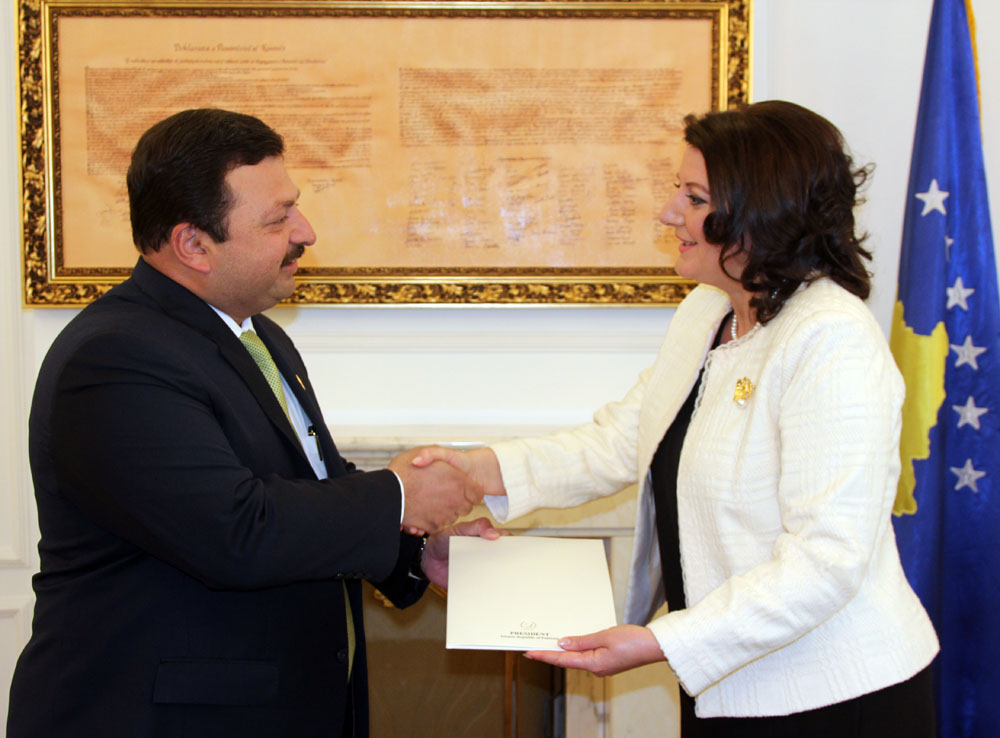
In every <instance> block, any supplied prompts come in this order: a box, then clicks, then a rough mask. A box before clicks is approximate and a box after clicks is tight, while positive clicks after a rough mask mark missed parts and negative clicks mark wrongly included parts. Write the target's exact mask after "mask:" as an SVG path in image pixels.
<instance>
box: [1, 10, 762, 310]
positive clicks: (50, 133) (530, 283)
mask: <svg viewBox="0 0 1000 738" xmlns="http://www.w3.org/2000/svg"><path fill="white" fill-rule="evenodd" d="M751 3H752V0H697V1H686V0H654V1H652V2H650V1H649V0H597V1H591V0H568V1H559V2H555V1H550V0H518V1H516V2H514V1H512V2H502V1H500V2H480V1H477V0H466V1H464V2H448V1H433V0H432V1H429V2H427V1H424V2H409V1H406V2H398V1H393V0H389V1H381V0H351V1H349V2H344V1H342V0H246V1H241V0H152V1H150V0H139V1H138V2H130V1H128V0H102V1H100V2H90V1H88V0H18V6H17V7H18V67H19V103H20V125H19V133H20V175H21V189H22V201H21V233H22V252H23V258H24V293H23V300H24V304H25V305H26V306H38V307H63V306H81V305H85V304H87V303H89V302H91V301H92V300H94V299H96V298H97V297H99V296H100V295H102V294H103V293H104V292H106V291H107V290H108V289H110V288H111V287H113V286H114V285H115V284H117V283H118V282H121V281H122V280H123V279H125V278H126V277H127V276H128V272H129V270H128V269H122V268H119V267H88V268H86V269H79V268H76V269H64V268H61V264H62V242H61V237H60V227H61V218H60V212H59V209H58V208H59V204H60V203H61V193H62V182H61V181H60V172H59V170H58V157H57V154H55V153H54V152H57V150H58V147H57V145H56V142H57V141H58V138H59V131H60V122H59V116H58V110H59V89H58V71H59V60H58V58H57V57H58V54H57V49H58V45H57V40H58V39H57V38H56V36H57V22H56V21H57V18H58V17H59V16H60V15H67V14H76V15H87V16H92V17H122V16H170V17H191V18H194V19H197V18H200V17H219V16H240V17H271V16H281V17H283V16H288V15H294V16H299V17H301V16H306V17H312V16H324V17H325V16H331V15H334V16H348V17H371V16H378V15H387V14H388V15H394V16H399V17H427V16H438V15H441V14H443V13H445V12H447V13H450V14H454V15H457V16H460V17H474V18H478V17H484V16H485V17H500V18H532V17H556V18H558V17H585V16H586V15H588V14H595V13H599V14H601V17H609V18H640V17H642V18H649V17H658V16H665V17H666V13H665V11H669V17H702V18H704V17H705V14H706V13H708V14H711V17H712V18H713V24H714V25H713V29H715V31H713V56H714V57H715V59H714V60H713V64H714V65H715V67H716V68H715V69H713V75H712V81H713V101H714V103H713V107H717V108H722V107H725V106H726V105H731V104H736V103H741V102H747V101H749V95H750V61H751V60H750V47H751V45H750V13H751ZM716 46H718V47H720V48H715V47H716ZM723 46H724V47H725V48H724V50H723V48H722V47H723ZM692 287H693V283H691V282H690V281H688V280H685V279H683V278H681V277H679V276H678V275H677V274H676V273H675V272H674V271H673V269H672V268H652V267H650V268H646V267H643V268H613V267H612V268H595V267H586V268H574V267H559V268H548V267H541V268H540V267H523V268H522V267H515V268H505V269H500V268H471V267H465V268H449V269H447V270H444V269H434V268H394V267H387V266H371V267H362V268H350V269H342V270H340V273H338V272H337V270H336V269H330V268H319V269H301V270H300V272H299V280H298V285H297V288H296V291H295V294H294V295H293V296H292V297H291V298H289V300H287V301H286V302H287V303H288V304H297V305H353V306H384V305H390V306H391V305H399V306H414V305H459V306H471V305H531V306H537V305H553V306H558V305H562V306H567V305H603V306H611V305H625V306H653V305H676V304H677V303H678V302H679V301H680V300H681V299H683V297H684V296H685V295H686V294H687V293H688V292H689V291H690V290H691V288H692Z"/></svg>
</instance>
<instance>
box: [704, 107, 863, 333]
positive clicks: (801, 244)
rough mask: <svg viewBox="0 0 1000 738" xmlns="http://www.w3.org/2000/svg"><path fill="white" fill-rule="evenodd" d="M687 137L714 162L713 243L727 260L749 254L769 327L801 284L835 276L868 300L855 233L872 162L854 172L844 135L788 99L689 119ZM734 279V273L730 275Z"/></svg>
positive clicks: (760, 315)
mask: <svg viewBox="0 0 1000 738" xmlns="http://www.w3.org/2000/svg"><path fill="white" fill-rule="evenodd" d="M684 126H685V127H684V140H685V141H687V142H688V143H689V144H690V145H691V146H693V147H694V148H696V149H698V150H699V151H700V152H701V154H702V156H704V158H705V169H706V172H707V174H708V186H709V189H710V191H711V197H712V212H711V213H710V214H709V215H708V216H707V217H706V218H705V223H704V232H705V238H706V239H707V240H708V241H709V242H710V243H714V244H716V245H719V246H721V247H722V251H721V253H720V254H719V264H720V266H722V270H723V272H726V267H725V261H726V259H728V258H729V257H731V256H733V255H736V254H739V253H745V254H746V258H747V262H746V267H745V268H744V269H743V274H742V276H741V278H740V282H741V283H742V285H743V288H744V289H746V290H748V291H749V292H752V293H753V295H754V296H753V297H752V298H751V300H750V305H751V307H753V308H755V309H756V310H757V319H758V320H759V321H760V322H761V323H767V322H768V321H769V320H770V319H771V318H773V317H774V316H775V315H777V314H778V311H779V310H781V306H782V305H783V304H784V302H785V300H787V299H788V297H789V296H790V295H791V294H792V293H793V292H795V290H796V289H797V288H798V286H799V285H800V284H802V282H807V281H812V280H814V279H817V278H818V277H821V276H827V277H829V278H830V279H832V280H833V281H834V282H836V283H837V284H839V285H840V286H842V287H843V288H844V289H846V290H848V291H849V292H852V293H854V294H855V295H857V296H858V297H860V298H861V299H865V298H867V297H868V293H869V291H870V289H871V283H870V275H869V273H868V270H867V269H866V268H865V264H864V261H863V260H864V259H867V260H871V252H869V251H867V250H865V249H864V248H863V247H862V245H861V244H862V243H863V241H864V240H865V238H866V237H867V234H861V235H858V234H856V233H855V230H854V227H855V226H854V206H855V205H857V204H859V203H860V202H862V200H861V199H859V197H858V190H859V188H860V187H861V185H862V184H864V182H865V180H866V179H867V178H868V177H869V176H870V175H871V172H872V169H873V167H872V165H867V166H863V167H857V168H856V167H855V166H854V162H853V161H852V159H851V157H850V156H849V155H848V154H847V153H846V152H845V150H844V139H843V136H841V134H840V131H838V130H837V128H836V127H835V126H834V125H833V124H832V123H830V121H828V120H826V118H823V117H822V116H820V115H817V114H816V113H814V112H812V111H810V110H807V109H805V108H803V107H801V106H799V105H795V104H793V103H789V102H784V101H781V100H770V101H766V102H760V103H755V104H753V105H746V106H743V107H740V108H737V109H734V110H727V111H721V112H716V113H708V114H707V115H704V116H700V117H698V116H694V115H689V116H687V117H686V118H685V119H684ZM726 273H727V274H728V272H726Z"/></svg>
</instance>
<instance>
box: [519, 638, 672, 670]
mask: <svg viewBox="0 0 1000 738" xmlns="http://www.w3.org/2000/svg"><path fill="white" fill-rule="evenodd" d="M559 647H560V648H563V649H565V650H564V651H528V652H527V653H525V654H524V655H525V656H526V657H527V658H529V659H534V660H535V661H544V662H545V663H547V664H552V665H553V666H561V667H563V668H565V669H584V670H586V671H589V672H592V673H594V674H596V675H597V676H602V677H603V676H611V675H612V674H618V673H619V672H622V671H628V670H629V669H634V668H635V667H637V666H645V665H646V664H652V663H653V662H655V661H664V660H665V659H664V658H663V651H661V650H660V644H659V642H658V641H657V640H656V636H654V635H653V631H651V630H650V629H649V628H644V627H643V626H641V625H616V626H615V627H614V628H608V629H607V630H600V631H598V632H596V633H589V634H587V635H582V636H573V637H570V638H561V639H560V640H559Z"/></svg>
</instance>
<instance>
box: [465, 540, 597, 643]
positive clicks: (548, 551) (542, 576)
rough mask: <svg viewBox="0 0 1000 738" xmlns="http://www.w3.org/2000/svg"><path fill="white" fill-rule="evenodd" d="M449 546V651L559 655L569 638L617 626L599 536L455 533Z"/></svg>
mask: <svg viewBox="0 0 1000 738" xmlns="http://www.w3.org/2000/svg"><path fill="white" fill-rule="evenodd" d="M449 544H450V547H451V548H450V552H449V565H448V617H447V637H446V646H447V647H448V648H464V649H499V650H506V651H531V650H549V651H560V650H562V649H560V648H559V646H558V644H557V642H558V640H559V639H560V638H562V637H564V636H571V635H584V634H586V633H593V632H595V631H598V630H604V629H605V628H610V627H612V626H614V625H616V620H615V603H614V596H613V595H612V592H611V578H610V577H609V576H608V563H607V558H606V557H605V554H604V543H603V542H602V541H601V540H599V539H592V538H543V537H539V536H504V537H502V538H500V539H499V540H496V541H490V540H486V539H483V538H474V537H471V536H454V537H452V539H451V540H450V541H449Z"/></svg>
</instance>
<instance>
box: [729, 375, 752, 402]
mask: <svg viewBox="0 0 1000 738" xmlns="http://www.w3.org/2000/svg"><path fill="white" fill-rule="evenodd" d="M755 389H757V388H756V387H755V386H754V384H753V382H751V381H750V380H749V379H748V378H747V377H743V379H737V380H736V392H734V393H733V402H735V403H736V404H737V405H739V406H740V407H746V406H747V400H749V399H750V395H752V394H753V391H754V390H755Z"/></svg>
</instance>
